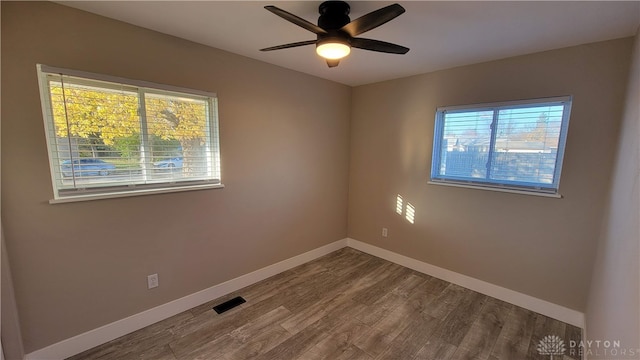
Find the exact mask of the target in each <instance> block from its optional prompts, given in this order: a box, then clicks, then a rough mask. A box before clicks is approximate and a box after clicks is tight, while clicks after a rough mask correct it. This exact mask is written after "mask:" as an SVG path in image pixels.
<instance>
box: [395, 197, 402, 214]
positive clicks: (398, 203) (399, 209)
mask: <svg viewBox="0 0 640 360" xmlns="http://www.w3.org/2000/svg"><path fill="white" fill-rule="evenodd" d="M403 205H404V201H403V200H402V195H400V194H398V196H397V197H396V213H397V214H398V215H402V207H403Z"/></svg>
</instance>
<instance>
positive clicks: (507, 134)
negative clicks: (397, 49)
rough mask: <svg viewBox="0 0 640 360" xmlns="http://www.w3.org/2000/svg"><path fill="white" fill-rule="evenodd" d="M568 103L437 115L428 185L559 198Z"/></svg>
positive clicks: (535, 103)
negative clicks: (500, 190) (489, 189)
mask: <svg viewBox="0 0 640 360" xmlns="http://www.w3.org/2000/svg"><path fill="white" fill-rule="evenodd" d="M570 110H571V97H569V96H567V97H560V98H548V99H538V100H527V101H515V102H508V103H500V104H483V105H470V106H455V107H444V108H438V109H437V110H436V123H435V131H434V142H433V158H432V166H431V183H436V184H449V185H461V186H474V187H482V188H494V189H505V190H515V191H525V192H529V193H538V194H552V195H557V194H558V186H559V183H560V170H561V169H562V157H563V153H564V147H565V140H566V137H567V128H568V125H569V112H570Z"/></svg>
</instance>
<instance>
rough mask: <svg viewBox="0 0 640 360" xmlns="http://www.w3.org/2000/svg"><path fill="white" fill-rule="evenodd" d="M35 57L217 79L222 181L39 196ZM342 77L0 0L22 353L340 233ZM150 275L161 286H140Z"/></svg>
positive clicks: (44, 187) (5, 145) (185, 83)
mask: <svg viewBox="0 0 640 360" xmlns="http://www.w3.org/2000/svg"><path fill="white" fill-rule="evenodd" d="M36 63H43V64H47V65H51V66H57V67H65V68H71V69H77V70H83V71H91V72H97V73H102V74H108V75H114V76H121V77H126V78H132V79H141V80H146V81H152V82H157V83H163V84H169V85H175V86H181V87H187V88H193V89H199V90H205V91H213V92H216V93H218V97H219V107H220V109H219V117H220V132H221V138H220V141H221V151H222V178H223V183H224V184H225V185H226V187H225V188H224V189H218V190H204V191H192V192H183V193H173V194H166V195H153V196H140V197H130V198H121V199H111V200H100V201H90V202H83V203H72V204H59V205H49V204H48V203H47V202H48V200H49V199H51V198H52V197H53V192H52V188H51V180H50V175H49V165H48V159H47V150H46V147H45V137H44V127H43V121H42V114H41V110H40V98H39V93H38V87H37V78H36V67H35V66H36ZM350 94H351V89H350V88H349V87H347V86H343V85H339V84H336V83H333V82H330V81H326V80H322V79H318V78H315V77H311V76H308V75H305V74H301V73H297V72H294V71H290V70H285V69H283V68H279V67H276V66H272V65H268V64H265V63H262V62H258V61H255V60H251V59H248V58H245V57H241V56H237V55H233V54H230V53H227V52H224V51H220V50H215V49H212V48H209V47H205V46H202V45H198V44H195V43H192V42H188V41H184V40H181V39H178V38H175V37H171V36H167V35H163V34H159V33H156V32H153V31H149V30H145V29H142V28H138V27H134V26H131V25H128V24H124V23H121V22H117V21H114V20H110V19H107V18H103V17H99V16H95V15H92V14H89V13H85V12H81V11H77V10H74V9H70V8H67V7H64V6H61V5H56V4H53V3H31V2H4V1H3V2H2V95H3V97H2V222H3V224H4V227H5V229H4V230H5V236H6V242H7V248H8V252H9V255H10V259H11V266H12V270H13V275H14V281H15V292H16V298H17V302H18V307H19V313H20V320H21V322H22V330H23V334H24V342H25V349H26V351H27V352H31V351H34V350H37V349H39V348H42V347H44V346H47V345H50V344H52V343H55V342H57V341H60V340H63V339H66V338H69V337H71V336H74V335H77V334H80V333H82V332H85V331H88V330H91V329H94V328H96V327H98V326H101V325H104V324H107V323H109V322H112V321H115V320H118V319H122V318H124V317H126V316H129V315H132V314H136V313H139V312H141V311H143V310H145V309H149V308H151V307H153V306H157V305H160V304H164V303H166V302H168V301H170V300H174V299H177V298H179V297H182V296H185V295H189V294H192V293H194V292H196V291H198V290H202V289H204V288H207V287H210V286H213V285H215V284H218V283H221V282H223V281H226V280H229V279H231V278H234V277H237V276H239V275H242V274H245V273H248V272H250V271H253V270H256V269H259V268H261V267H264V266H267V265H270V264H273V263H276V262H278V261H280V260H283V259H286V258H289V257H292V256H295V255H298V254H301V253H303V252H305V251H308V250H311V249H314V248H317V247H319V246H322V245H325V244H327V243H329V242H332V241H335V240H339V239H342V238H344V237H345V236H346V232H347V198H348V195H347V190H348V160H349V159H348V153H349V149H348V142H349V133H348V131H349V116H350V110H349V109H350ZM151 273H158V274H159V278H160V287H159V288H157V289H154V290H147V289H146V276H147V275H148V274H151Z"/></svg>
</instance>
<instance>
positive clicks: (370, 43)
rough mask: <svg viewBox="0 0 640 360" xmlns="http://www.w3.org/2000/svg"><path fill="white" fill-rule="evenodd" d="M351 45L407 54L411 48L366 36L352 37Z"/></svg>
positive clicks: (365, 48)
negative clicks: (365, 37) (366, 37)
mask: <svg viewBox="0 0 640 360" xmlns="http://www.w3.org/2000/svg"><path fill="white" fill-rule="evenodd" d="M351 46H352V47H354V48H358V49H364V50H371V51H378V52H383V53H389V54H406V53H407V52H408V51H409V48H407V47H404V46H400V45H396V44H392V43H388V42H385V41H380V40H371V39H364V38H353V39H351Z"/></svg>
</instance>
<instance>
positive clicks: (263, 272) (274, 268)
mask: <svg viewBox="0 0 640 360" xmlns="http://www.w3.org/2000/svg"><path fill="white" fill-rule="evenodd" d="M346 245H347V239H342V240H338V241H336V242H333V243H331V244H328V245H325V246H322V247H319V248H317V249H314V250H311V251H308V252H306V253H304V254H300V255H297V256H294V257H292V258H289V259H286V260H283V261H280V262H278V263H275V264H273V265H269V266H267V267H264V268H262V269H259V270H256V271H253V272H251V273H248V274H245V275H242V276H239V277H237V278H235V279H231V280H229V281H226V282H223V283H221V284H218V285H215V286H212V287H210V288H208V289H204V290H201V291H198V292H196V293H193V294H191V295H187V296H185V297H182V298H180V299H177V300H173V301H171V302H168V303H166V304H163V305H160V306H157V307H154V308H152V309H149V310H146V311H143V312H141V313H138V314H135V315H132V316H129V317H127V318H124V319H122V320H118V321H115V322H112V323H110V324H107V325H104V326H101V327H99V328H97V329H94V330H90V331H87V332H86V333H82V334H80V335H77V336H74V337H72V338H69V339H66V340H63V341H60V342H58V343H55V344H53V345H49V346H47V347H45V348H43V349H40V350H36V351H34V352H32V353H29V354H27V356H26V360H61V359H65V358H67V357H70V356H73V355H76V354H79V353H81V352H83V351H85V350H89V349H91V348H93V347H96V346H98V345H101V344H104V343H106V342H108V341H111V340H114V339H117V338H119V337H120V336H123V335H126V334H128V333H131V332H133V331H136V330H139V329H142V328H144V327H146V326H149V325H151V324H154V323H156V322H158V321H161V320H164V319H166V318H169V317H171V316H173V315H176V314H179V313H181V312H183V311H186V310H189V309H191V308H193V307H196V306H198V305H201V304H204V303H206V302H207V301H211V300H213V299H216V298H219V297H221V296H224V295H227V294H229V293H231V292H234V291H236V290H239V289H242V288H243V287H246V286H249V285H251V284H255V283H257V282H258V281H261V280H264V279H266V278H268V277H271V276H273V275H276V274H279V273H281V272H283V271H286V270H289V269H291V268H294V267H296V266H298V265H302V264H304V263H307V262H309V261H311V260H314V259H317V258H319V257H321V256H324V255H326V254H329V253H331V252H334V251H336V250H338V249H341V248H343V247H345V246H346Z"/></svg>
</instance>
